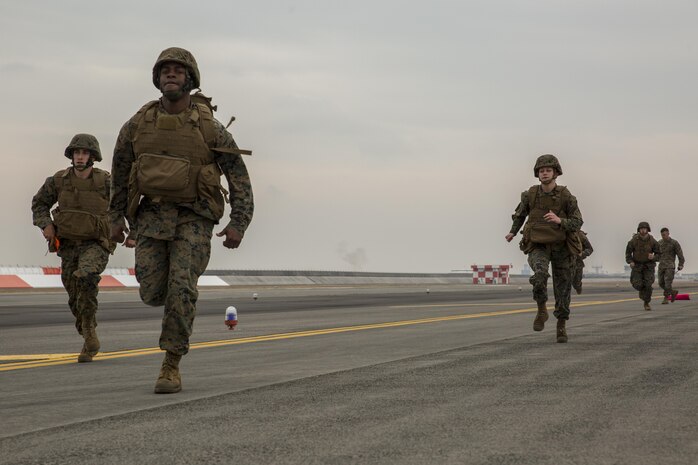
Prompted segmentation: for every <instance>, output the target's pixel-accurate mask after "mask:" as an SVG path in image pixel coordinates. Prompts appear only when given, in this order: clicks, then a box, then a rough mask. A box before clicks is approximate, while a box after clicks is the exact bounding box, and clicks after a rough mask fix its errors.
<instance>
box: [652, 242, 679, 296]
mask: <svg viewBox="0 0 698 465" xmlns="http://www.w3.org/2000/svg"><path fill="white" fill-rule="evenodd" d="M659 250H660V251H661V253H662V255H661V258H660V260H659V266H658V267H657V275H658V278H659V287H661V288H662V289H664V297H667V298H668V297H671V295H672V294H675V293H676V291H675V290H674V288H673V284H674V273H675V268H674V267H675V266H676V257H679V268H680V269H681V268H683V265H684V263H685V259H684V257H683V250H681V245H680V244H679V242H678V241H677V240H676V239H672V238H671V237H670V238H669V240H667V241H665V240H664V239H660V240H659Z"/></svg>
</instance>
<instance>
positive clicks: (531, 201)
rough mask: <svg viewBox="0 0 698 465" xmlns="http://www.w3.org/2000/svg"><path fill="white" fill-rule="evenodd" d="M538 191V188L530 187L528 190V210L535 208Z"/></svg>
mask: <svg viewBox="0 0 698 465" xmlns="http://www.w3.org/2000/svg"><path fill="white" fill-rule="evenodd" d="M539 189H540V186H531V187H530V188H529V189H528V209H529V211H530V210H533V208H534V207H535V206H536V197H537V196H538V190H539Z"/></svg>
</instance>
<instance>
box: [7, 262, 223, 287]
mask: <svg viewBox="0 0 698 465" xmlns="http://www.w3.org/2000/svg"><path fill="white" fill-rule="evenodd" d="M135 274H136V273H135V271H134V269H133V268H107V269H106V270H104V273H102V280H101V281H100V282H99V287H138V281H136V276H135ZM227 285H228V283H226V282H225V281H223V280H222V279H221V278H219V277H218V276H201V277H200V278H199V286H227ZM54 287H63V283H62V281H61V269H60V267H49V266H46V267H41V266H35V267H0V289H2V288H5V289H8V288H13V289H26V288H54Z"/></svg>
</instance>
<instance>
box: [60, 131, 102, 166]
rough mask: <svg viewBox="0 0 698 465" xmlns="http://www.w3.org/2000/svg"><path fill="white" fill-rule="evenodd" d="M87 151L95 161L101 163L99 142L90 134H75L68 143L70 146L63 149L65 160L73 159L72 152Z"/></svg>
mask: <svg viewBox="0 0 698 465" xmlns="http://www.w3.org/2000/svg"><path fill="white" fill-rule="evenodd" d="M75 149H85V150H89V151H90V153H91V154H92V156H93V157H94V159H95V161H102V152H101V151H100V150H99V142H97V138H96V137H95V136H93V135H92V134H75V135H74V136H73V138H72V139H71V141H70V145H68V147H66V148H65V156H66V158H69V159H71V160H72V159H73V150H75Z"/></svg>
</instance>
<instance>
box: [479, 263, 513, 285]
mask: <svg viewBox="0 0 698 465" xmlns="http://www.w3.org/2000/svg"><path fill="white" fill-rule="evenodd" d="M470 269H472V270H473V284H509V270H510V269H511V265H471V266H470Z"/></svg>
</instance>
